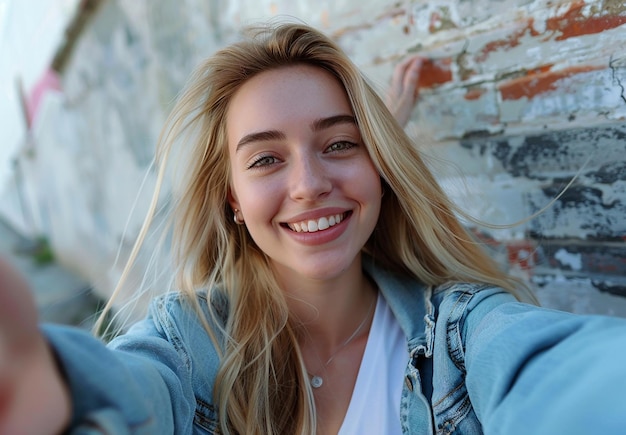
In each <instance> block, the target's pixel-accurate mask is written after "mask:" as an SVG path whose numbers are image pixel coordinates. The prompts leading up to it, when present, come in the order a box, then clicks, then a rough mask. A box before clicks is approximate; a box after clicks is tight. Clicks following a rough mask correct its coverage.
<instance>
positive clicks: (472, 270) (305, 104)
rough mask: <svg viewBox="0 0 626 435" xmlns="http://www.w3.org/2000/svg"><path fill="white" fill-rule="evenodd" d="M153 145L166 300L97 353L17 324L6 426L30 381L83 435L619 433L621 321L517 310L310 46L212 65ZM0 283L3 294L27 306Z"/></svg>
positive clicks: (257, 40) (297, 27) (262, 37)
mask: <svg viewBox="0 0 626 435" xmlns="http://www.w3.org/2000/svg"><path fill="white" fill-rule="evenodd" d="M407 65H408V64H407V63H402V64H401V67H400V68H401V70H403V71H405V72H406V71H410V68H409V67H407ZM394 107H397V106H394ZM398 110H399V111H398ZM402 110H403V109H397V110H396V111H395V113H396V114H397V115H398V114H400V112H402ZM163 138H164V140H163V142H162V143H161V144H160V147H159V152H158V162H159V170H160V172H159V174H160V179H162V178H163V177H164V174H165V173H166V172H167V171H168V169H169V168H168V165H169V164H171V163H172V161H171V160H174V163H175V161H176V160H177V159H179V158H181V156H185V155H186V157H187V158H186V159H185V160H184V161H185V162H187V163H186V164H185V165H179V166H178V168H179V169H181V168H182V171H181V172H175V171H174V174H175V176H177V177H178V183H177V184H176V187H175V189H174V192H173V195H172V197H171V201H170V202H169V205H170V206H171V210H170V211H171V216H172V222H173V228H172V233H171V240H172V261H173V262H174V264H175V266H176V268H175V270H176V275H175V281H176V289H174V291H172V292H170V293H169V294H167V295H165V296H162V297H159V298H157V299H156V300H155V301H154V303H153V304H152V306H151V311H150V314H149V315H148V317H147V318H146V319H145V320H143V321H141V322H139V323H138V324H136V325H134V326H133V327H132V328H130V330H129V331H128V332H127V333H126V334H124V335H121V336H120V337H118V338H116V339H115V340H113V341H112V342H111V343H109V345H108V346H105V345H103V344H102V343H100V342H99V341H98V340H96V339H94V338H93V337H90V336H87V335H85V334H83V333H80V332H78V331H74V330H69V329H62V328H57V327H52V326H46V327H44V329H43V331H44V336H45V338H46V340H47V341H44V340H42V337H41V335H40V334H39V332H38V329H37V328H36V325H35V324H34V321H33V320H32V319H31V320H30V321H26V323H27V324H26V325H25V328H24V330H25V331H30V333H27V337H26V338H27V340H26V342H28V343H34V345H33V348H34V349H36V350H37V352H31V353H28V355H31V358H32V359H33V360H34V361H35V362H37V364H25V365H24V367H26V369H22V370H21V371H20V373H21V375H22V376H20V378H17V381H15V380H14V381H13V382H10V383H5V384H2V383H1V382H0V395H2V397H3V401H2V403H1V404H0V405H2V406H5V408H4V409H1V408H0V424H4V426H0V429H1V428H2V427H15V424H16V423H15V422H16V421H19V422H22V421H29V419H28V418H25V417H24V416H25V415H27V414H31V413H32V414H35V415H37V414H38V412H37V409H34V410H33V407H32V406H30V405H31V403H29V400H24V397H30V396H29V395H32V394H33V392H32V390H31V388H32V382H26V381H24V382H20V381H19V379H22V380H25V379H43V380H46V381H48V382H44V383H43V385H52V386H54V387H55V389H53V390H52V393H51V394H49V395H39V396H38V397H36V398H33V399H38V400H36V401H35V403H36V404H37V405H38V406H45V405H46V402H47V401H50V402H52V401H55V402H54V404H55V405H56V406H57V408H56V409H59V410H60V412H61V414H60V415H61V416H63V415H67V412H68V411H69V410H70V409H71V411H72V412H73V415H72V418H71V422H70V423H69V429H70V431H72V430H75V431H76V432H77V433H83V432H81V430H85V429H86V428H88V429H89V431H90V433H92V432H93V431H94V430H100V432H99V433H105V432H106V433H111V432H113V433H138V434H139V433H183V434H185V433H224V434H285V433H287V434H301V435H310V434H314V433H317V434H338V433H339V434H343V435H345V434H363V433H376V434H400V433H405V434H409V433H419V434H422V433H456V434H480V433H494V434H495V433H506V434H513V435H516V434H526V433H533V434H553V433H568V434H583V433H616V432H618V431H619V430H621V429H622V428H623V426H624V424H626V417H624V413H623V412H622V409H621V407H622V405H621V404H622V402H623V400H624V396H625V395H626V381H625V380H624V377H623V376H622V371H623V368H622V360H623V358H624V357H626V345H624V338H623V337H625V336H626V321H624V320H621V319H611V318H602V317H584V316H574V315H570V314H565V313H561V312H556V311H549V310H544V309H541V308H539V307H537V306H535V305H533V304H532V303H527V302H533V297H532V295H530V294H529V293H528V292H527V290H526V289H525V288H524V287H523V286H522V285H521V284H520V283H519V282H518V281H517V280H516V279H514V278H512V277H510V276H508V275H506V274H505V273H504V272H502V271H500V270H499V268H498V267H497V265H496V263H495V262H494V261H493V260H492V259H491V258H490V257H489V256H488V255H487V254H486V253H485V252H484V251H483V249H482V247H481V246H480V244H479V243H477V242H476V241H474V240H473V239H472V238H471V236H470V235H469V234H468V233H467V231H466V230H465V229H464V227H463V226H462V225H461V224H460V222H459V221H458V220H457V218H456V216H457V215H458V214H459V213H461V211H460V210H458V209H457V208H456V207H455V206H454V205H453V204H452V203H451V202H450V201H449V200H448V199H447V197H446V195H445V194H444V192H443V191H442V189H441V188H440V187H439V186H438V184H437V183H436V181H435V179H434V177H433V175H432V174H431V172H430V171H429V169H428V168H427V166H426V165H425V164H424V162H423V161H422V158H421V156H420V154H419V152H418V151H417V149H416V148H415V147H414V146H413V144H412V143H411V141H410V140H409V138H408V137H407V136H406V134H405V133H404V131H403V129H402V126H401V125H400V124H399V123H398V121H397V120H396V119H394V116H393V115H392V113H391V112H390V111H389V110H388V109H387V107H386V106H385V105H384V104H383V102H382V101H381V99H380V98H379V96H378V95H377V94H376V93H375V91H374V90H373V89H372V87H371V86H370V85H369V84H368V82H367V80H366V79H365V78H364V77H363V76H362V74H361V73H360V72H359V70H358V69H357V68H356V67H355V66H354V64H353V63H352V62H351V61H350V60H349V59H348V57H347V56H346V55H345V54H344V53H343V52H342V51H341V49H340V48H339V47H338V46H337V45H336V44H335V43H334V42H333V41H332V40H330V39H329V38H328V37H326V36H325V35H323V34H322V33H321V32H319V31H317V30H315V29H312V28H310V27H308V26H305V25H301V24H282V25H277V26H265V27H262V28H260V29H255V30H254V31H252V32H251V33H250V34H249V35H248V36H247V37H246V38H245V39H244V40H243V41H241V42H238V43H236V44H233V45H231V46H229V47H227V48H225V49H223V50H221V51H219V52H217V53H216V54H215V55H213V56H212V57H211V58H209V59H208V60H207V61H206V62H205V63H203V64H202V65H200V66H199V68H198V70H197V71H196V73H195V74H194V75H193V77H192V79H191V81H190V83H189V85H188V87H187V88H186V89H185V91H184V92H183V94H182V95H181V98H180V100H179V102H178V103H177V105H176V107H175V109H174V111H173V113H172V115H171V117H170V119H169V121H168V124H167V125H166V129H165V131H164V134H163ZM190 138H191V139H190ZM182 139H184V140H182ZM158 197H159V191H158V189H157V191H156V192H155V195H154V198H155V201H154V203H153V207H152V209H151V210H150V211H149V212H148V216H147V218H146V223H145V227H144V230H145V229H147V228H148V226H149V225H151V223H152V218H153V215H154V213H155V210H156V204H157V201H156V200H157V199H158ZM142 234H145V232H144V233H142ZM166 234H169V233H166ZM142 242H143V240H142V238H141V237H140V239H139V240H138V242H137V243H138V244H137V246H138V247H140V246H141V244H142ZM130 267H132V261H131V263H129V265H128V268H130ZM7 282H8V284H6V285H2V286H0V287H2V288H0V290H2V293H1V294H0V295H2V299H1V300H2V301H4V302H6V303H7V304H6V306H14V305H15V306H18V307H21V308H20V309H24V308H25V307H26V308H28V306H29V305H28V301H26V300H25V299H24V297H23V295H21V294H20V293H23V292H19V288H17V287H19V286H16V285H13V284H11V281H7ZM0 284H2V281H0ZM521 300H525V301H526V302H520V301H521ZM4 306H5V305H3V307H4ZM26 311H27V310H26ZM0 314H2V310H0ZM5 318H6V319H8V320H5ZM11 319H14V320H11ZM15 319H16V318H15V317H14V316H13V317H11V316H3V317H2V318H0V320H3V321H2V322H0V332H4V334H5V335H8V336H9V337H11V336H12V335H15V334H14V331H15V330H16V326H24V325H22V324H21V323H19V321H18V320H15ZM12 332H13V334H11V333H12ZM1 344H3V343H2V342H0V345H1ZM0 355H4V354H0ZM8 355H9V357H4V356H2V358H5V359H6V358H8V361H15V360H20V361H22V360H21V359H20V358H23V352H22V353H20V352H18V351H14V352H13V353H9V354H8ZM52 356H54V358H52ZM590 361H593V364H591V363H590ZM0 362H2V361H1V360H0ZM31 362H32V361H31ZM0 367H2V366H0ZM29 367H33V369H32V370H30V369H28V368H29ZM7 373H9V372H7V371H6V370H4V371H2V372H0V375H7ZM33 376H35V377H34V378H33ZM1 379H2V378H0V380H1ZM573 380H576V381H573ZM577 382H581V383H583V384H582V385H580V384H578V383H577ZM3 385H8V387H4V386H3ZM59 385H60V387H59ZM42 398H43V399H42ZM57 423H58V425H62V423H63V419H62V418H60V419H59V421H58V422H57ZM11 425H13V426H11ZM33 427H34V428H36V429H37V430H35V431H32V433H45V431H41V432H40V431H39V429H40V427H39V426H36V425H34V426H33ZM24 432H28V433H31V431H29V430H25V431H24Z"/></svg>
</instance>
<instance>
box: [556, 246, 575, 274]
mask: <svg viewBox="0 0 626 435" xmlns="http://www.w3.org/2000/svg"><path fill="white" fill-rule="evenodd" d="M554 258H556V259H557V260H559V262H560V263H561V264H562V265H563V266H567V267H569V268H570V269H572V270H580V269H581V268H582V255H581V254H573V253H571V252H568V251H567V250H565V249H559V250H558V251H557V252H556V253H555V254H554Z"/></svg>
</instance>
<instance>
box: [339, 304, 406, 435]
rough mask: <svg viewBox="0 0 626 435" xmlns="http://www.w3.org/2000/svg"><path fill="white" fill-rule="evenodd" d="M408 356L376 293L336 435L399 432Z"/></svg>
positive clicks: (402, 338)
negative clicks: (360, 359)
mask: <svg viewBox="0 0 626 435" xmlns="http://www.w3.org/2000/svg"><path fill="white" fill-rule="evenodd" d="M408 359H409V353H408V350H407V346H406V338H405V336H404V333H403V332H402V330H401V329H400V325H399V324H398V322H397V321H396V318H395V317H394V315H393V313H392V312H391V309H390V308H389V306H388V305H387V302H385V298H383V296H382V295H381V294H380V293H379V294H378V301H377V302H376V312H375V313H374V320H373V321H372V327H371V328H370V333H369V337H368V338H367V344H366V346H365V352H364V353H363V360H362V361H361V367H360V368H359V374H358V375H357V379H356V384H355V385H354V391H353V392H352V398H351V399H350V405H349V406H348V412H346V416H345V417H344V420H343V423H342V425H341V429H340V430H339V435H352V434H354V435H357V434H359V435H363V434H385V435H394V434H401V433H402V429H401V427H400V396H401V394H402V385H403V380H404V372H405V369H406V364H407V361H408Z"/></svg>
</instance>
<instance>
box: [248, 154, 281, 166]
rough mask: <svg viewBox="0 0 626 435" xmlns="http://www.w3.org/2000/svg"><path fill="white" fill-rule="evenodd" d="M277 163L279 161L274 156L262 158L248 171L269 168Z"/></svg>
mask: <svg viewBox="0 0 626 435" xmlns="http://www.w3.org/2000/svg"><path fill="white" fill-rule="evenodd" d="M276 162H278V159H277V158H276V157H274V156H260V157H259V158H257V159H256V160H255V161H253V162H252V163H251V164H250V165H249V166H248V169H252V168H260V167H263V166H269V165H271V164H273V163H276Z"/></svg>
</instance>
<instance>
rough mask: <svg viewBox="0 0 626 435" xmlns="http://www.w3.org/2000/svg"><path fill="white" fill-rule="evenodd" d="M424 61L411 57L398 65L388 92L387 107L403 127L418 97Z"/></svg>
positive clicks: (418, 57)
mask: <svg viewBox="0 0 626 435" xmlns="http://www.w3.org/2000/svg"><path fill="white" fill-rule="evenodd" d="M423 63H424V60H423V58H422V57H420V56H411V57H408V58H406V59H404V60H403V61H402V62H400V63H398V64H397V65H396V67H395V68H394V71H393V75H392V77H391V86H390V87H389V90H388V92H387V98H386V103H387V107H388V108H389V110H390V111H391V113H392V114H393V115H394V117H395V118H396V119H397V120H398V122H399V123H400V125H402V126H403V127H404V126H405V125H406V123H407V122H408V120H409V118H410V116H411V112H412V111H413V108H414V107H415V103H416V102H417V97H418V83H419V76H420V71H421V68H422V66H423Z"/></svg>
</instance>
